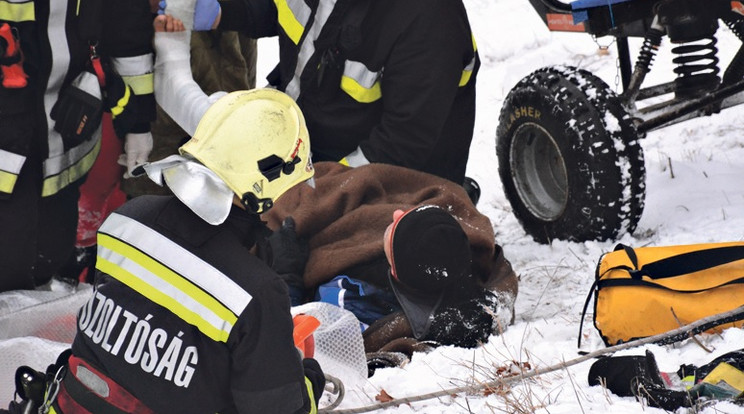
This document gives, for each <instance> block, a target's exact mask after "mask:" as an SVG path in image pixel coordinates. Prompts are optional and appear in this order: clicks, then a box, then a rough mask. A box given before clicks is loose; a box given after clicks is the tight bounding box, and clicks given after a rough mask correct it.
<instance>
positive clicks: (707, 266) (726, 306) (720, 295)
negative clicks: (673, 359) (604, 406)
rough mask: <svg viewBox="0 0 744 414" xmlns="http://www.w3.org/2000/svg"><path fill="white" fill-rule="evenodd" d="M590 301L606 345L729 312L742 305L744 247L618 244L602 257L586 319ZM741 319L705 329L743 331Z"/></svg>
mask: <svg viewBox="0 0 744 414" xmlns="http://www.w3.org/2000/svg"><path fill="white" fill-rule="evenodd" d="M592 294H593V295H592ZM592 296H594V327H595V328H597V330H598V331H599V334H600V335H601V336H602V339H603V340H604V342H605V344H606V345H607V346H611V345H617V344H619V343H623V342H628V341H631V340H634V339H639V338H645V337H649V336H653V335H657V334H661V333H664V332H668V331H671V330H673V329H676V328H679V327H681V326H683V325H687V324H690V323H692V322H695V321H697V320H699V319H702V318H705V317H707V316H711V315H716V314H719V313H722V312H728V311H731V310H733V309H736V308H738V307H740V306H742V305H744V242H731V243H710V244H693V245H680V246H664V247H640V248H636V249H633V248H631V247H628V246H625V245H622V244H619V245H617V247H615V250H614V251H612V252H610V253H605V254H603V255H602V256H601V257H600V259H599V263H598V264H597V270H596V274H595V282H594V285H593V286H592V289H591V290H590V292H589V295H588V297H587V299H586V302H585V303H584V314H585V313H586V309H587V307H588V305H589V301H590V300H591V298H592ZM584 314H582V318H581V320H582V322H583V320H584ZM742 319H744V315H739V314H737V316H736V317H735V318H733V319H732V318H728V319H727V320H721V321H720V324H717V325H716V326H715V328H714V329H710V328H712V327H711V326H708V325H706V327H705V329H708V330H709V331H721V330H723V329H725V328H729V327H734V326H736V327H741V326H742V325H744V321H742ZM681 339H684V338H677V339H675V341H676V340H681ZM670 342H674V341H668V342H666V343H670ZM579 346H581V329H580V330H579Z"/></svg>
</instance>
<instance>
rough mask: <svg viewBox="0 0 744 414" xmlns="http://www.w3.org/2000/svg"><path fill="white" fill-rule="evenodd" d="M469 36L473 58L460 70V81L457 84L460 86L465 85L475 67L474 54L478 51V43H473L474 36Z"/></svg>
mask: <svg viewBox="0 0 744 414" xmlns="http://www.w3.org/2000/svg"><path fill="white" fill-rule="evenodd" d="M471 38H472V39H473V58H472V59H471V60H470V62H468V64H467V66H465V69H463V70H462V75H461V76H460V83H459V85H458V86H460V87H462V86H465V85H467V84H468V82H470V77H471V76H472V75H473V69H474V68H475V54H476V52H478V45H476V44H475V36H472V35H471Z"/></svg>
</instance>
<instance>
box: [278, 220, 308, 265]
mask: <svg viewBox="0 0 744 414" xmlns="http://www.w3.org/2000/svg"><path fill="white" fill-rule="evenodd" d="M268 242H269V246H270V247H271V254H272V261H271V268H272V269H274V271H275V272H277V273H278V274H279V275H295V276H299V277H300V278H301V277H302V275H303V273H305V263H307V259H308V256H309V254H310V252H309V249H308V246H307V241H305V240H299V239H298V238H297V232H296V231H295V221H294V219H293V218H292V217H291V216H290V217H287V218H285V219H284V221H283V222H282V226H281V227H280V228H279V230H277V231H275V232H274V233H272V234H271V236H269V238H268Z"/></svg>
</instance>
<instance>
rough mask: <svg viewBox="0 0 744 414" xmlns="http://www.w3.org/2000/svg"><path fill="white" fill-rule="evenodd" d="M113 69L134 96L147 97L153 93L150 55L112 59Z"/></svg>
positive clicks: (151, 56)
mask: <svg viewBox="0 0 744 414" xmlns="http://www.w3.org/2000/svg"><path fill="white" fill-rule="evenodd" d="M111 61H112V62H113V64H114V68H116V71H117V72H118V73H119V75H121V77H122V79H123V80H124V83H126V84H127V85H129V86H130V87H131V88H132V91H133V92H134V94H135V95H147V94H150V93H153V91H154V90H155V88H154V83H153V82H154V75H153V73H152V70H153V55H152V53H149V54H145V55H139V56H131V57H118V58H112V59H111Z"/></svg>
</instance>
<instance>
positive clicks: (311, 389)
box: [305, 377, 318, 414]
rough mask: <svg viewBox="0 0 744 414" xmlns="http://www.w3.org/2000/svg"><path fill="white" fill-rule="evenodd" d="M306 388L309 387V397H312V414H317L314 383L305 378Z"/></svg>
mask: <svg viewBox="0 0 744 414" xmlns="http://www.w3.org/2000/svg"><path fill="white" fill-rule="evenodd" d="M305 386H306V387H307V395H308V397H310V414H317V413H318V407H317V406H316V405H315V393H314V392H313V383H312V382H310V378H308V377H305Z"/></svg>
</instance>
